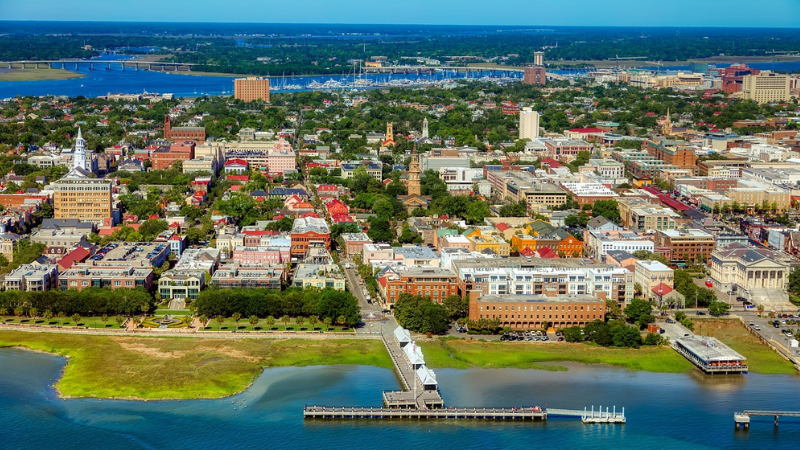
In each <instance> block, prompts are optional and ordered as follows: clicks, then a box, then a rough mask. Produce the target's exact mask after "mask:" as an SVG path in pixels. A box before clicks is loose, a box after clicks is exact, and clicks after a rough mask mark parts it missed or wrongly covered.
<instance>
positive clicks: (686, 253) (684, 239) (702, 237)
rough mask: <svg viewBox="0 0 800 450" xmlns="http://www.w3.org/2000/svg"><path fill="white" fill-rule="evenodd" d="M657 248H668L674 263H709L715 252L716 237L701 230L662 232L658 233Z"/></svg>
mask: <svg viewBox="0 0 800 450" xmlns="http://www.w3.org/2000/svg"><path fill="white" fill-rule="evenodd" d="M655 244H656V247H657V248H668V249H669V250H670V255H671V258H670V260H672V261H685V260H689V259H694V260H695V261H697V260H698V257H699V258H701V259H702V260H703V261H708V259H709V258H711V253H712V252H713V251H714V246H715V242H714V236H713V235H711V234H709V233H706V232H704V231H700V230H693V229H689V230H681V231H678V230H660V231H658V232H657V233H656V239H655Z"/></svg>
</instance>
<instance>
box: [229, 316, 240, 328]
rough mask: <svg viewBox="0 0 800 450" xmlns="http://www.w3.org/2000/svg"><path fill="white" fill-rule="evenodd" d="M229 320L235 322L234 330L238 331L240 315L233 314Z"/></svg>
mask: <svg viewBox="0 0 800 450" xmlns="http://www.w3.org/2000/svg"><path fill="white" fill-rule="evenodd" d="M231 319H233V321H234V322H236V329H237V330H238V329H239V321H240V320H242V315H241V314H239V313H233V314H232V315H231Z"/></svg>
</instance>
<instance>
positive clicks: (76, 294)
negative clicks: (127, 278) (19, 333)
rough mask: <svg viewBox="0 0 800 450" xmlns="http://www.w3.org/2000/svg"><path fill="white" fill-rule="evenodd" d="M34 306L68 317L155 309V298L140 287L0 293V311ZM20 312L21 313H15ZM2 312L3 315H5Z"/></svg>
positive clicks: (21, 309) (26, 312)
mask: <svg viewBox="0 0 800 450" xmlns="http://www.w3.org/2000/svg"><path fill="white" fill-rule="evenodd" d="M31 309H34V310H36V311H39V312H44V311H51V312H52V313H54V314H58V313H64V314H66V315H68V316H71V315H74V314H79V315H81V316H84V317H86V316H99V315H103V314H114V315H116V314H125V315H133V314H140V313H146V312H147V311H151V310H153V309H155V300H154V299H153V296H152V295H150V293H148V292H147V291H146V290H145V289H143V288H136V289H116V290H111V289H109V288H98V287H88V288H86V289H83V290H81V291H77V290H75V289H69V290H66V291H56V290H54V291H47V292H24V291H13V290H12V291H2V292H0V310H4V311H5V314H11V312H14V314H15V315H27V314H28V312H29V311H30V310H31ZM17 312H21V313H22V314H17ZM5 314H4V315H5Z"/></svg>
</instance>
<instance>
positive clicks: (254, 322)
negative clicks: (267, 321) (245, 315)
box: [250, 316, 258, 331]
mask: <svg viewBox="0 0 800 450" xmlns="http://www.w3.org/2000/svg"><path fill="white" fill-rule="evenodd" d="M250 325H252V326H253V331H256V325H258V317H257V316H250Z"/></svg>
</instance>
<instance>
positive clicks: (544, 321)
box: [469, 293, 606, 330]
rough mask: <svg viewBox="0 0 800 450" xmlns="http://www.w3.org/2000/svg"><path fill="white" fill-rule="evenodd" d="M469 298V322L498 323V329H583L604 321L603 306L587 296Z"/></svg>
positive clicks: (600, 301)
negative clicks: (488, 321) (589, 324)
mask: <svg viewBox="0 0 800 450" xmlns="http://www.w3.org/2000/svg"><path fill="white" fill-rule="evenodd" d="M477 294H478V293H475V295H471V296H470V300H469V318H470V320H480V319H489V320H498V321H499V322H500V326H502V327H510V328H513V329H518V330H531V329H546V328H550V327H552V328H566V327H573V326H579V327H582V326H585V325H586V324H588V323H590V322H592V321H594V320H605V315H606V302H605V301H604V300H602V299H599V298H596V297H593V296H591V295H587V294H574V295H563V296H559V297H548V296H546V295H477Z"/></svg>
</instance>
